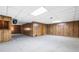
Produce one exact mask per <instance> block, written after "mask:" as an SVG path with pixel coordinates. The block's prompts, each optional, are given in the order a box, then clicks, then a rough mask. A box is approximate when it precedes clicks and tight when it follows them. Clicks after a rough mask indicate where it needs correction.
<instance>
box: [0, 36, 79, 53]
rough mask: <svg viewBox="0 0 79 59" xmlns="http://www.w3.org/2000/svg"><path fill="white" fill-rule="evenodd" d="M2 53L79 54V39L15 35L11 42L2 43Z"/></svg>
mask: <svg viewBox="0 0 79 59" xmlns="http://www.w3.org/2000/svg"><path fill="white" fill-rule="evenodd" d="M0 52H79V38H71V37H64V36H53V35H44V36H38V37H29V36H25V35H14V36H13V37H12V39H11V40H10V41H8V42H4V43H0Z"/></svg>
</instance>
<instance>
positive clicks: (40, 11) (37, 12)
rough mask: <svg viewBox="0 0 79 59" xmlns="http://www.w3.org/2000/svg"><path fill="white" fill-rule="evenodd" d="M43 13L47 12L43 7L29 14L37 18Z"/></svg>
mask: <svg viewBox="0 0 79 59" xmlns="http://www.w3.org/2000/svg"><path fill="white" fill-rule="evenodd" d="M45 12H47V10H46V9H45V8H44V7H40V8H38V9H37V10H35V11H34V12H33V13H31V15H33V16H38V15H41V14H43V13H45Z"/></svg>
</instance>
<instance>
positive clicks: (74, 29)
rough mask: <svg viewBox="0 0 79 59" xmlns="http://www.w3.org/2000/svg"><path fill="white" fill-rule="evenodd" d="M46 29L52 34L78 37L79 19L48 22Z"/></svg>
mask: <svg viewBox="0 0 79 59" xmlns="http://www.w3.org/2000/svg"><path fill="white" fill-rule="evenodd" d="M48 29H49V30H48V33H49V34H52V35H58V36H70V37H79V21H72V22H64V23H57V24H50V25H49V27H48Z"/></svg>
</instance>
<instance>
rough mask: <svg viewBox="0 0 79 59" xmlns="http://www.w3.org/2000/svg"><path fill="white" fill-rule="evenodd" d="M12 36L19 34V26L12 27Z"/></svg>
mask: <svg viewBox="0 0 79 59" xmlns="http://www.w3.org/2000/svg"><path fill="white" fill-rule="evenodd" d="M12 28H13V30H12V34H21V25H12Z"/></svg>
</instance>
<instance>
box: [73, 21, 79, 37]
mask: <svg viewBox="0 0 79 59" xmlns="http://www.w3.org/2000/svg"><path fill="white" fill-rule="evenodd" d="M74 37H79V22H74Z"/></svg>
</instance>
